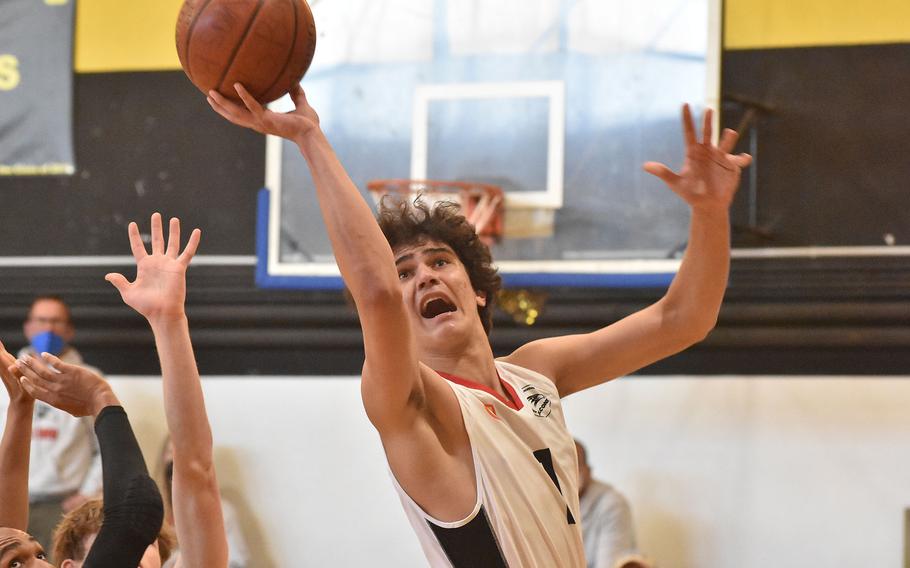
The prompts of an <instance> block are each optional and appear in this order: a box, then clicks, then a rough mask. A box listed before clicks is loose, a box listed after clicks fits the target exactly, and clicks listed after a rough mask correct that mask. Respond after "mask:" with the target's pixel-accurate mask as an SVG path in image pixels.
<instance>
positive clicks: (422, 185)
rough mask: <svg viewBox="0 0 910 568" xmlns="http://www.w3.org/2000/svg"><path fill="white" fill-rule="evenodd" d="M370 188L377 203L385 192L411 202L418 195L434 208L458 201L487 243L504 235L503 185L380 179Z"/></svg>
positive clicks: (481, 237) (368, 183)
mask: <svg viewBox="0 0 910 568" xmlns="http://www.w3.org/2000/svg"><path fill="white" fill-rule="evenodd" d="M367 189H368V190H369V191H370V195H372V196H373V199H374V200H375V201H376V204H377V205H378V204H379V202H380V201H381V200H382V198H383V197H385V196H386V195H396V196H398V197H399V198H402V199H404V198H406V199H409V200H410V201H411V202H412V203H413V202H414V201H416V200H417V198H418V197H419V198H420V199H421V200H422V201H424V202H425V203H427V204H428V205H430V207H431V208H432V207H435V206H436V204H437V203H439V202H442V201H449V202H453V203H456V204H457V205H458V206H459V207H461V214H462V215H464V216H465V218H466V219H467V220H468V223H470V224H472V225H473V226H474V230H475V231H477V234H478V236H480V239H481V240H482V241H483V242H484V243H486V244H487V245H491V244H493V243H495V242H498V241H499V239H501V238H502V233H503V229H504V223H503V212H504V211H505V208H504V195H503V191H502V188H501V187H499V186H497V185H493V184H489V183H473V182H465V181H434V180H413V179H377V180H373V181H370V182H367Z"/></svg>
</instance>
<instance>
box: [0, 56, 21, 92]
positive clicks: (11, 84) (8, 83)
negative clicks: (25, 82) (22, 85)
mask: <svg viewBox="0 0 910 568" xmlns="http://www.w3.org/2000/svg"><path fill="white" fill-rule="evenodd" d="M20 80H21V76H20V75H19V59H18V58H17V57H16V56H15V55H9V54H3V55H0V91H12V90H13V89H15V88H16V87H18V86H19V81H20Z"/></svg>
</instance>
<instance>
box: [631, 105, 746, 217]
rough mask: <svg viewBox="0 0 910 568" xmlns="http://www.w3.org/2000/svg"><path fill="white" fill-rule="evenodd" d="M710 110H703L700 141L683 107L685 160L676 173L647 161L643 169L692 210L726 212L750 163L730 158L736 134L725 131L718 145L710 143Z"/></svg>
mask: <svg viewBox="0 0 910 568" xmlns="http://www.w3.org/2000/svg"><path fill="white" fill-rule="evenodd" d="M712 114H713V113H712V111H711V109H708V110H706V111H705V115H704V124H703V126H702V139H701V141H700V142H699V141H698V139H697V138H696V136H695V124H694V122H693V120H692V112H691V110H689V105H683V110H682V115H683V118H682V122H683V137H684V139H685V144H686V159H685V162H683V166H682V169H681V170H680V171H679V173H676V172H674V171H672V170H671V169H670V168H668V167H667V166H665V165H664V164H660V163H657V162H647V163H646V164H645V165H644V169H645V171H646V172H648V173H649V174H652V175H655V176H657V177H659V178H660V179H662V180H663V181H664V182H665V183H666V184H667V185H668V186H670V189H672V190H673V192H674V193H676V194H677V195H679V196H680V197H682V198H683V200H685V202H686V203H688V204H689V206H690V207H692V208H693V209H706V210H723V211H726V210H727V209H729V207H730V204H731V203H732V202H733V196H734V195H735V194H736V189H737V188H738V187H739V178H740V173H741V172H742V169H743V168H745V167H747V166H748V165H749V164H750V163H751V162H752V157H751V156H750V155H748V154H739V155H733V154H731V153H730V152H731V151H732V150H733V147H734V146H736V140H737V138H738V137H739V135H738V134H737V133H736V131H734V130H730V129H729V128H728V129H725V130H724V132H723V134H722V135H721V139H720V143H719V144H718V145H717V146H715V145H714V144H713V143H712V142H711V130H712V124H711V117H712Z"/></svg>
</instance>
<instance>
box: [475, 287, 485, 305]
mask: <svg viewBox="0 0 910 568" xmlns="http://www.w3.org/2000/svg"><path fill="white" fill-rule="evenodd" d="M474 298H476V300H477V305H478V306H480V307H481V308H485V307H486V306H487V293H486V292H484V291H483V290H474Z"/></svg>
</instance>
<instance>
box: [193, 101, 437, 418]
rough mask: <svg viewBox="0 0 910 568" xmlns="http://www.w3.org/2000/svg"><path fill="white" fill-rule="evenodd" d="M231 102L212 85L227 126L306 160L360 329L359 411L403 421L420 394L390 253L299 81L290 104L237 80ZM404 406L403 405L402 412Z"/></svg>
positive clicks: (414, 354)
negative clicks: (268, 100) (284, 107)
mask: <svg viewBox="0 0 910 568" xmlns="http://www.w3.org/2000/svg"><path fill="white" fill-rule="evenodd" d="M237 92H238V94H239V95H240V97H241V99H242V100H243V102H244V105H243V106H241V105H238V104H235V103H233V102H231V101H230V100H228V99H226V98H224V97H222V96H221V95H220V94H218V93H217V92H215V91H212V92H210V93H209V104H211V106H212V108H213V109H215V111H216V112H218V113H219V114H220V115H222V116H223V117H225V118H226V119H228V120H230V121H231V122H233V123H234V124H238V125H240V126H244V127H247V128H251V129H253V130H256V131H257V132H261V133H263V134H272V135H275V136H281V137H282V138H286V139H288V140H291V141H293V142H294V143H296V144H297V146H298V147H299V148H300V152H301V153H302V154H303V157H304V158H305V159H306V161H307V164H308V165H309V168H310V173H311V175H312V177H313V182H314V184H315V186H316V194H317V197H318V199H319V206H320V209H321V211H322V217H323V219H324V221H325V225H326V228H327V230H328V234H329V239H330V240H331V243H332V250H333V252H334V253H335V260H336V262H337V263H338V268H339V269H340V270H341V275H342V277H343V278H344V281H345V284H346V285H347V287H348V289H349V290H350V291H351V295H352V296H353V298H354V303H355V304H356V305H357V312H358V314H359V316H360V323H361V326H362V328H363V336H364V347H365V351H366V363H365V365H364V372H363V385H362V390H363V394H364V397H363V398H364V403H365V406H366V410H367V413H368V414H369V416H370V419H371V420H372V421H373V424H374V425H376V427H377V428H378V429H380V431H382V430H383V429H385V428H399V427H401V426H404V427H407V426H408V425H409V424H410V421H411V420H413V418H414V417H415V412H414V411H413V408H414V407H413V406H412V405H411V402H412V401H415V400H420V399H421V397H420V396H416V395H418V394H419V391H420V390H421V389H422V386H421V381H420V379H419V377H420V372H419V367H418V363H417V352H416V347H415V345H414V339H413V336H412V334H411V329H410V324H409V322H408V319H407V313H406V311H405V307H404V305H403V303H402V297H401V286H400V284H399V282H398V271H397V270H396V268H395V259H394V258H393V255H392V250H391V249H390V248H389V245H388V242H387V241H386V239H385V237H384V236H383V235H382V231H381V230H380V229H379V225H378V224H377V222H376V220H375V218H374V217H373V212H372V211H371V209H370V207H369V205H367V203H366V202H365V201H364V199H363V197H362V196H361V195H360V192H359V191H358V190H357V187H356V186H355V185H354V182H353V181H351V178H350V177H349V176H348V174H347V172H346V171H345V170H344V167H343V166H342V165H341V162H340V161H339V160H338V158H337V156H336V155H335V152H334V151H333V150H332V147H331V145H330V144H329V142H328V140H327V139H326V137H325V135H324V134H323V132H322V130H321V129H320V128H319V118H318V116H317V115H316V112H315V111H314V110H313V108H312V107H310V105H309V104H308V103H307V100H306V95H305V94H304V92H303V90H302V89H301V88H300V86H299V85H297V86H295V88H294V89H293V90H292V91H291V97H292V98H293V100H294V103H295V105H296V110H294V111H292V112H289V113H285V114H279V113H275V112H272V111H269V110H267V109H265V108H263V107H262V106H261V105H260V104H259V103H257V102H256V101H255V100H254V99H253V98H252V97H251V96H250V95H249V93H247V92H246V90H245V89H244V88H243V87H242V86H239V85H237ZM409 410H410V411H409Z"/></svg>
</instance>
